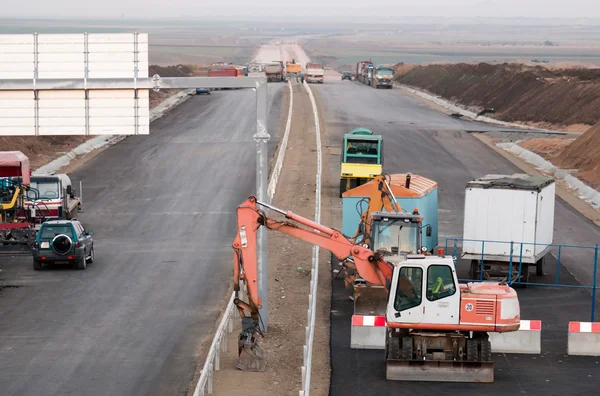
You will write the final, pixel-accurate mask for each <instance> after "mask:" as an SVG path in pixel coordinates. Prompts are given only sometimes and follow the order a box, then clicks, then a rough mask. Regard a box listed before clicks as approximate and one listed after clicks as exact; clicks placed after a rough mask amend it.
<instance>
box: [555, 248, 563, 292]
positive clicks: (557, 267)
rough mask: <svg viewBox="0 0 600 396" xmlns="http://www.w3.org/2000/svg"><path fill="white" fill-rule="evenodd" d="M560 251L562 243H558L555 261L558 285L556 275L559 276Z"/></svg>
mask: <svg viewBox="0 0 600 396" xmlns="http://www.w3.org/2000/svg"><path fill="white" fill-rule="evenodd" d="M561 252H562V245H558V257H557V262H556V284H557V285H558V277H559V276H560V254H561Z"/></svg>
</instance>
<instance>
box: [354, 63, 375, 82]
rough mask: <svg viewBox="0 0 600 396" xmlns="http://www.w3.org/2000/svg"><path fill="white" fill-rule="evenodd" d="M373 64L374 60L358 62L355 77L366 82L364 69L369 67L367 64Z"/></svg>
mask: <svg viewBox="0 0 600 396" xmlns="http://www.w3.org/2000/svg"><path fill="white" fill-rule="evenodd" d="M372 64H373V62H371V61H360V62H358V63H357V64H356V70H355V79H356V80H358V81H360V82H361V83H363V84H364V81H363V71H364V69H366V68H367V66H369V65H372Z"/></svg>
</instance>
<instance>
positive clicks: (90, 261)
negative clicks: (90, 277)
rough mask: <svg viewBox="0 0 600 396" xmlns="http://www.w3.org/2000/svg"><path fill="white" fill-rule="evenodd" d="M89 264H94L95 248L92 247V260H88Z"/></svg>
mask: <svg viewBox="0 0 600 396" xmlns="http://www.w3.org/2000/svg"><path fill="white" fill-rule="evenodd" d="M87 262H88V263H90V264H91V263H93V262H94V248H93V247H92V250H90V258H89V259H88V260H87Z"/></svg>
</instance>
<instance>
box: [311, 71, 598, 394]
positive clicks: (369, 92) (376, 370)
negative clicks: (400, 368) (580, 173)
mask: <svg viewBox="0 0 600 396" xmlns="http://www.w3.org/2000/svg"><path fill="white" fill-rule="evenodd" d="M313 87H314V88H313V91H314V92H315V94H316V96H317V99H318V101H319V104H320V106H321V113H322V114H323V117H324V119H325V127H326V131H327V139H328V140H327V144H328V145H329V146H337V147H340V146H341V142H342V135H343V134H344V133H348V132H349V131H350V130H352V129H354V128H357V127H367V128H370V129H372V130H373V131H374V133H377V134H381V135H383V138H384V147H385V148H384V150H385V151H384V155H385V159H384V171H385V172H386V173H404V172H412V173H416V174H420V175H423V176H426V177H429V178H431V179H433V180H436V181H437V182H438V183H439V187H438V189H439V228H440V243H441V244H443V243H444V239H443V238H442V236H452V237H460V236H461V235H462V221H463V210H464V187H465V184H466V183H467V182H468V181H469V180H471V179H473V178H476V177H481V176H483V175H485V174H488V173H496V174H504V173H508V174H512V173H522V172H521V171H520V170H519V169H518V168H516V167H515V166H514V165H512V164H511V163H510V162H508V161H507V160H505V159H504V158H503V157H501V156H500V155H498V154H497V153H495V152H494V151H493V150H491V149H490V148H488V147H487V146H486V145H484V144H483V143H482V142H480V141H479V140H477V139H475V138H474V137H473V136H471V135H470V134H469V133H467V132H465V131H466V130H477V131H484V130H494V129H496V128H497V127H488V126H485V125H484V124H476V123H471V122H469V121H465V120H460V119H455V118H452V117H449V116H446V115H444V114H442V113H439V112H437V111H435V110H432V109H431V108H429V107H428V106H426V105H424V104H422V103H420V102H419V101H417V100H416V99H413V98H411V97H408V96H407V95H405V94H403V93H402V92H401V91H400V90H398V89H392V90H376V89H373V88H370V87H367V86H366V85H362V84H360V83H358V82H354V81H352V82H350V81H344V82H342V81H341V78H340V77H339V76H337V75H334V76H330V77H329V78H327V79H326V81H325V84H323V85H318V86H317V85H313ZM330 163H331V164H332V165H331V168H330V169H328V170H326V171H327V172H329V175H328V177H329V180H332V181H333V183H335V186H329V189H330V191H338V186H337V183H338V180H339V162H336V161H330ZM324 188H325V187H324ZM337 210H338V217H339V218H340V221H339V224H335V226H337V227H341V217H340V216H341V207H340V208H338V209H337ZM334 217H335V216H334ZM554 240H555V242H556V243H565V244H574V245H583V244H584V245H594V244H596V243H598V241H600V230H599V229H598V227H596V226H595V225H594V224H593V223H592V222H591V221H589V220H588V219H586V218H585V217H583V216H582V215H580V214H579V213H578V212H576V211H575V210H573V209H572V208H571V207H570V206H568V205H567V204H566V203H564V202H563V201H561V200H560V199H559V198H558V197H557V202H556V216H555V231H554ZM562 263H563V264H564V265H565V267H566V268H562V270H561V283H565V284H577V281H575V279H574V278H573V276H571V274H570V273H569V272H571V273H574V274H576V276H577V278H578V279H582V278H581V277H583V278H584V279H585V277H587V280H588V281H589V279H590V278H591V277H592V263H593V252H592V251H591V250H588V251H579V252H577V251H575V250H569V252H568V253H563V257H562ZM332 265H333V266H334V267H335V265H336V263H335V262H334V260H332ZM555 267H556V261H555V260H554V258H553V257H549V260H548V262H547V264H546V272H547V274H546V275H545V276H544V277H543V278H541V279H540V278H538V281H541V282H549V283H551V282H553V281H554V276H555ZM458 270H459V276H461V275H463V276H464V274H465V271H466V263H459V264H458ZM567 270H568V271H567ZM349 295H350V293H349V290H346V289H344V285H343V280H341V276H340V277H339V278H338V279H336V280H334V281H333V297H332V307H331V309H332V313H331V359H332V379H331V395H332V396H337V395H344V396H346V395H365V394H377V395H397V394H403V395H422V394H433V393H434V392H435V393H437V392H442V393H443V394H446V395H447V394H452V395H459V394H460V395H467V394H470V395H483V394H489V395H514V394H531V395H538V394H539V395H547V394H565V393H568V394H572V393H579V392H585V391H594V392H595V391H596V388H597V385H596V384H597V380H598V378H597V376H598V374H597V370H598V359H597V358H586V357H583V358H576V357H568V356H565V355H566V336H567V327H568V322H569V321H577V320H581V321H589V318H590V317H589V315H590V305H591V299H590V297H589V293H588V292H586V291H583V290H581V289H556V288H527V289H526V290H519V297H520V301H521V310H522V318H523V319H540V320H542V321H543V331H542V337H543V339H542V355H539V356H527V355H496V356H495V357H494V360H495V362H496V373H495V376H496V381H495V383H494V384H491V385H476V384H440V383H418V382H417V383H406V382H392V381H386V379H385V360H384V352H383V351H368V350H352V349H350V318H351V315H352V310H353V303H352V301H351V300H350V299H349V298H348V296H349Z"/></svg>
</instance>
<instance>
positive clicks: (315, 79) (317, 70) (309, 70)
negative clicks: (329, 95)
mask: <svg viewBox="0 0 600 396" xmlns="http://www.w3.org/2000/svg"><path fill="white" fill-rule="evenodd" d="M324 79H325V68H324V67H323V65H322V64H321V63H312V62H308V63H307V64H306V82H307V83H309V84H311V83H316V84H323V80H324Z"/></svg>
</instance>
